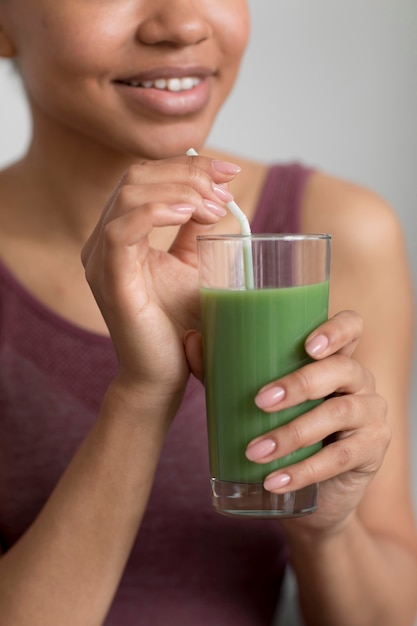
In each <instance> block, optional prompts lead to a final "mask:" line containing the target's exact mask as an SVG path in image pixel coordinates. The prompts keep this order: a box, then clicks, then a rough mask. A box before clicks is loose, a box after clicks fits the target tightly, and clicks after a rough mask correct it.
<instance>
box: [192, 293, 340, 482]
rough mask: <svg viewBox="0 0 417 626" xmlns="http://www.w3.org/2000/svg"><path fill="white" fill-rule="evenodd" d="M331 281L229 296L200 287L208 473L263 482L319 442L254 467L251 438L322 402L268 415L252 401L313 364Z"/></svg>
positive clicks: (221, 478) (231, 478) (312, 451)
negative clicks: (313, 340) (313, 341)
mask: <svg viewBox="0 0 417 626" xmlns="http://www.w3.org/2000/svg"><path fill="white" fill-rule="evenodd" d="M328 292H329V283H328V282H323V283H317V284H313V285H306V286H297V287H282V288H268V289H253V290H242V291H237V290H236V291H232V290H230V291H227V290H216V289H207V288H202V289H201V292H200V293H201V309H202V326H203V337H204V361H205V379H206V383H205V384H206V401H207V420H208V422H207V423H208V435H209V452H210V469H211V475H212V477H214V478H216V479H218V480H222V481H231V482H241V483H259V482H262V481H263V480H264V478H265V476H266V475H267V474H269V473H270V472H271V471H273V470H274V469H278V468H280V467H285V466H286V465H290V464H292V463H296V462H297V461H299V460H302V459H303V458H306V457H307V456H309V455H310V454H313V453H314V452H316V451H317V450H319V449H320V447H321V444H320V443H318V444H315V445H313V446H310V447H309V448H304V449H300V450H297V451H296V452H294V453H292V454H290V455H287V456H286V457H282V458H281V459H278V460H277V461H273V462H272V463H268V464H264V465H260V464H257V463H253V462H251V461H248V460H247V459H246V457H245V449H246V446H247V444H248V443H249V441H250V440H251V439H253V438H254V437H257V436H259V435H261V434H263V433H266V432H268V431H269V430H271V429H272V428H274V427H276V426H278V425H280V424H284V423H286V422H288V421H290V420H291V419H293V418H294V417H296V416H297V415H300V414H301V413H304V412H305V411H307V410H309V409H310V408H312V407H313V406H315V405H316V404H317V403H318V402H320V401H314V402H312V401H311V402H305V403H303V404H301V405H298V406H296V407H292V408H290V409H285V410H282V411H277V412H275V413H271V414H267V413H264V412H263V411H261V410H260V409H258V408H257V407H256V405H255V403H254V398H255V395H256V393H257V391H258V390H259V389H260V388H261V387H262V386H263V385H265V384H267V383H269V382H271V381H273V380H275V379H277V378H279V377H281V376H283V375H285V374H287V373H289V372H291V371H293V370H295V369H298V368H299V367H300V366H302V365H304V364H305V363H308V362H309V361H311V359H310V358H309V357H308V356H307V354H306V352H305V350H304V340H305V338H306V337H307V335H308V334H309V333H310V332H311V331H312V330H313V329H314V328H316V327H317V326H318V325H319V324H321V323H322V322H323V321H325V320H326V319H327V309H328Z"/></svg>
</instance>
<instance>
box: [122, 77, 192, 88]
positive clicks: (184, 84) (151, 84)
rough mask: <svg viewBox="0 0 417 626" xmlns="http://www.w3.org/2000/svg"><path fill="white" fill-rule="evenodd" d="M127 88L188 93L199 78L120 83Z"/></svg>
mask: <svg viewBox="0 0 417 626" xmlns="http://www.w3.org/2000/svg"><path fill="white" fill-rule="evenodd" d="M120 82H122V83H123V84H124V85H128V86H129V87H142V88H143V89H159V90H161V91H171V92H179V91H190V89H193V88H194V87H196V86H197V85H198V84H200V83H201V78H197V77H196V76H184V77H183V78H175V77H173V78H157V79H156V80H144V81H143V82H138V81H135V80H131V81H130V80H129V81H120Z"/></svg>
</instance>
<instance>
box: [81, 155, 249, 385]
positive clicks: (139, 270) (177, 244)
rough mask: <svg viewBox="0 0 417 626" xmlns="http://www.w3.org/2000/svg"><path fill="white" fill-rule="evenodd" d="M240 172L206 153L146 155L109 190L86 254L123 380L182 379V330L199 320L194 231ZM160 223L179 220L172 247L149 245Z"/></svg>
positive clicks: (221, 205)
mask: <svg viewBox="0 0 417 626" xmlns="http://www.w3.org/2000/svg"><path fill="white" fill-rule="evenodd" d="M238 171H239V168H238V167H237V166H234V165H233V164H228V163H224V162H218V161H213V160H212V159H208V158H205V157H186V156H184V157H178V158H171V159H164V160H161V161H145V162H143V163H141V164H139V165H133V166H131V167H130V168H129V169H128V170H127V171H126V172H125V173H124V175H123V177H122V179H121V181H120V183H119V185H118V186H117V188H116V189H115V191H114V192H113V194H112V196H111V197H110V199H109V201H108V203H107V205H106V207H105V209H104V211H103V214H102V216H101V219H100V221H99V222H98V224H97V226H96V228H95V229H94V231H93V233H92V234H91V236H90V238H89V239H88V241H87V242H86V244H85V246H84V248H83V252H82V261H83V264H84V266H85V270H86V277H87V280H88V282H89V284H90V287H91V289H92V291H93V294H94V297H95V299H96V301H97V303H98V306H99V307H100V310H101V312H102V314H103V317H104V319H105V321H106V324H107V326H108V328H109V331H110V334H111V337H112V340H113V342H114V345H115V349H116V352H117V357H118V360H119V368H120V369H119V376H120V375H121V376H123V378H124V380H125V382H126V381H128V382H129V384H133V385H135V384H137V383H140V384H141V385H148V384H149V385H158V387H159V388H161V386H163V387H164V389H166V391H167V392H169V393H172V392H176V391H178V390H180V389H181V388H182V387H183V386H184V384H185V381H186V380H187V377H188V372H189V369H188V365H187V361H186V359H185V356H184V348H183V336H184V333H185V332H186V331H187V330H188V329H190V328H195V327H198V325H199V322H198V282H197V269H196V268H197V259H196V241H195V238H196V235H197V234H198V233H200V232H205V231H207V230H208V229H210V228H211V227H212V226H213V225H214V224H215V223H216V222H218V221H219V220H220V219H221V217H222V216H223V215H225V214H226V210H225V203H226V202H227V201H228V200H229V199H230V197H231V196H230V194H228V192H227V191H226V189H225V188H224V187H223V186H222V185H223V184H224V183H227V182H229V181H230V180H232V179H233V178H234V176H235V174H236V173H237V172H238ZM162 226H178V227H180V228H179V232H178V235H177V237H176V239H175V241H174V243H173V244H172V246H171V247H170V249H169V250H168V251H167V252H165V251H161V250H157V249H154V248H152V247H151V246H150V244H149V235H150V233H151V232H152V230H153V229H154V228H156V227H162Z"/></svg>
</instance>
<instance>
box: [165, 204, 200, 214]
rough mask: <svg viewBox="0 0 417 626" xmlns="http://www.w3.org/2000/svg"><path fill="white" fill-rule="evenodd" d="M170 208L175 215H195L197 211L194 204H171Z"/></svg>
mask: <svg viewBox="0 0 417 626" xmlns="http://www.w3.org/2000/svg"><path fill="white" fill-rule="evenodd" d="M169 208H170V209H171V211H175V213H194V211H195V206H193V205H192V204H171V205H170V206H169Z"/></svg>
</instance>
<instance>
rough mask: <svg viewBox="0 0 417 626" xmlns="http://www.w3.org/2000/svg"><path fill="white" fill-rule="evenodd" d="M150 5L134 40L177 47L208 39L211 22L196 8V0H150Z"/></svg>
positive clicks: (197, 3)
mask: <svg viewBox="0 0 417 626" xmlns="http://www.w3.org/2000/svg"><path fill="white" fill-rule="evenodd" d="M149 4H150V5H151V6H152V8H151V9H150V11H149V15H148V16H147V17H145V18H144V19H143V20H142V21H141V23H140V25H139V27H138V29H137V38H138V39H139V40H140V41H141V42H142V43H145V44H147V45H156V44H165V45H171V46H177V47H180V46H189V45H193V44H198V43H201V42H202V41H205V40H206V39H208V38H209V37H210V35H211V32H212V29H211V25H210V21H209V20H208V19H207V16H205V15H204V13H203V11H202V10H201V9H200V8H198V5H199V4H200V2H199V0H198V1H197V2H195V0H150V2H149ZM196 7H197V8H196Z"/></svg>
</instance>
